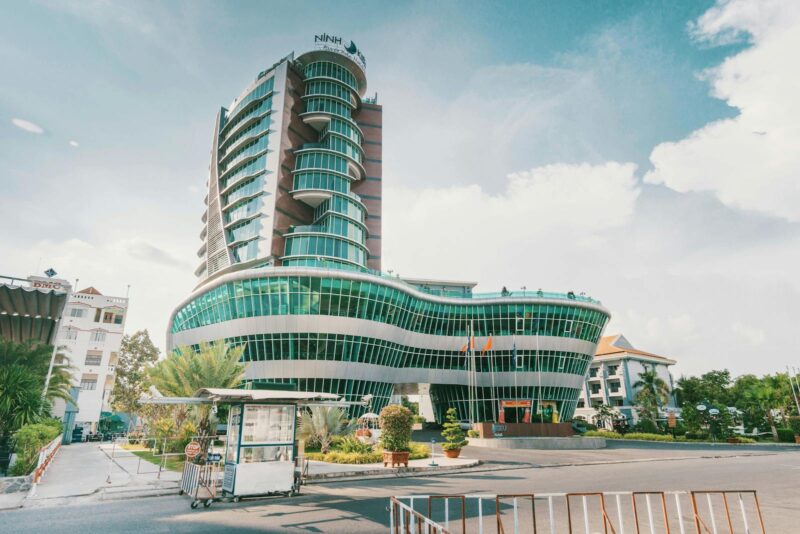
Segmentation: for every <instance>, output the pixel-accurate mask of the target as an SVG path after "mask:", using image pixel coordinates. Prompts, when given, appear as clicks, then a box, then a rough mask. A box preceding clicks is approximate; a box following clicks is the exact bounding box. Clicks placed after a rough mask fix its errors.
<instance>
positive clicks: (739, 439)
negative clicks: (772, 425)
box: [728, 436, 758, 443]
mask: <svg viewBox="0 0 800 534" xmlns="http://www.w3.org/2000/svg"><path fill="white" fill-rule="evenodd" d="M728 439H733V440H735V442H734V443H758V442H757V441H756V440H754V439H752V438H746V437H744V436H732V437H731V438H728Z"/></svg>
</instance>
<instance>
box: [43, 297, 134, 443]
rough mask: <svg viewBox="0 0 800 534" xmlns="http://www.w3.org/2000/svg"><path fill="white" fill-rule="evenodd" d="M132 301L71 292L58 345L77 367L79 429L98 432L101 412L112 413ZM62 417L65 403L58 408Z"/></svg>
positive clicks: (60, 403)
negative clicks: (127, 319) (117, 370)
mask: <svg viewBox="0 0 800 534" xmlns="http://www.w3.org/2000/svg"><path fill="white" fill-rule="evenodd" d="M127 311H128V299H127V298H120V297H107V296H105V295H103V294H101V293H100V292H99V291H98V290H96V289H95V288H93V287H88V288H86V289H83V290H81V291H78V292H77V293H70V295H69V298H68V300H67V306H66V308H65V309H64V314H63V318H62V320H61V326H60V328H59V330H58V335H57V337H56V340H55V343H56V345H59V346H64V347H66V352H67V355H68V356H69V359H70V363H71V364H72V366H73V367H75V371H74V373H73V377H74V379H73V384H74V385H76V386H79V387H80V393H79V394H78V403H77V404H78V413H77V414H76V417H75V424H76V426H82V427H83V428H84V432H94V431H96V430H97V423H98V422H99V420H100V412H103V411H111V406H110V397H111V391H112V390H113V389H114V381H115V379H116V373H115V368H116V365H117V360H118V354H119V348H120V344H121V343H122V335H123V331H124V328H125V317H126V315H127ZM53 411H54V415H56V416H61V415H62V414H63V411H64V404H63V402H58V403H56V405H55V406H54V410H53Z"/></svg>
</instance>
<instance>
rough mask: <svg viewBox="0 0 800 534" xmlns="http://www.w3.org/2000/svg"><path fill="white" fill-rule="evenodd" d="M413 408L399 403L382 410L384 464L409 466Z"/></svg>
mask: <svg viewBox="0 0 800 534" xmlns="http://www.w3.org/2000/svg"><path fill="white" fill-rule="evenodd" d="M412 418H413V414H412V413H411V410H409V409H408V408H405V407H403V406H399V405H396V404H394V405H391V406H387V407H386V408H384V409H383V410H381V417H380V425H381V438H380V439H381V446H382V447H383V466H384V467H386V466H387V465H390V464H391V466H392V467H395V466H399V465H401V464H402V465H404V466H406V467H408V454H409V452H410V451H411V447H410V443H411V425H412V424H413V419H412Z"/></svg>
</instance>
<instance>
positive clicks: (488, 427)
mask: <svg viewBox="0 0 800 534" xmlns="http://www.w3.org/2000/svg"><path fill="white" fill-rule="evenodd" d="M493 425H494V424H493V423H477V424H475V425H474V427H473V428H475V430H477V431H478V437H481V438H493V437H495V435H494V433H493V432H492V427H493ZM500 426H502V427H505V430H504V431H503V436H502V437H504V438H523V437H537V438H566V437H569V436H572V435H574V434H575V430H573V429H572V424H571V423H503V424H502V425H500Z"/></svg>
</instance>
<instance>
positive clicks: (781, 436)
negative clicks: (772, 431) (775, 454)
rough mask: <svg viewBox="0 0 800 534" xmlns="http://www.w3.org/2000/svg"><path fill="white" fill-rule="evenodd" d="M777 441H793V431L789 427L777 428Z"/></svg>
mask: <svg viewBox="0 0 800 534" xmlns="http://www.w3.org/2000/svg"><path fill="white" fill-rule="evenodd" d="M777 430H778V441H780V442H781V443H794V431H793V430H792V429H791V428H778V429H777Z"/></svg>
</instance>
